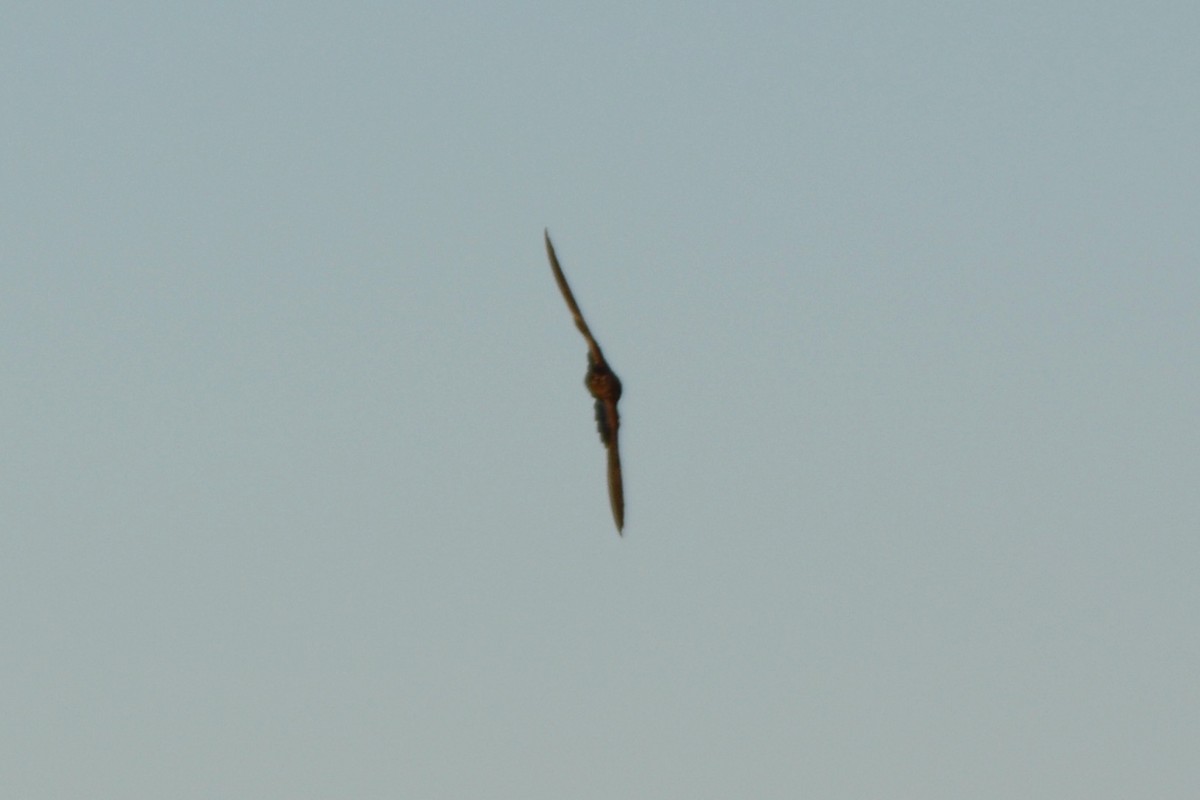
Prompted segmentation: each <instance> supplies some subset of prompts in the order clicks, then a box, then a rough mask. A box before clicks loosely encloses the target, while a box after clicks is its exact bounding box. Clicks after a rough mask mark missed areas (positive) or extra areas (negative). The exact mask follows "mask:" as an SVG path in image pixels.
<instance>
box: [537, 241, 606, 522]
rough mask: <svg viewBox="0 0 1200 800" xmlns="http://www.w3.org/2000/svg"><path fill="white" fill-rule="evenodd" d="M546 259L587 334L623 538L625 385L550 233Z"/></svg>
mask: <svg viewBox="0 0 1200 800" xmlns="http://www.w3.org/2000/svg"><path fill="white" fill-rule="evenodd" d="M545 237H546V255H547V256H549V258H550V269H552V270H554V280H555V282H557V283H558V289H559V291H560V292H562V296H563V299H564V300H566V301H567V308H569V309H570V310H571V316H573V317H575V327H576V328H578V329H579V332H580V333H582V334H583V338H584V339H586V340H587V345H588V368H587V375H585V376H584V378H583V385H584V386H586V387H587V390H588V392H590V393H591V395H592V397H594V398H595V399H596V428H597V429H598V430H599V431H600V441H601V442H602V443H603V444H604V448H605V449H606V450H607V451H608V502H609V504H610V505H611V506H612V514H613V520H614V521H615V522H616V523H617V533H618V534H620V535H623V534H622V528H624V527H625V495H624V490H623V488H622V486H621V451H620V448H619V447H618V446H617V431H618V430H619V429H620V427H621V418H620V416H619V415H618V414H617V401H618V400H620V399H621V381H620V379H619V378H618V377H617V374H616V373H615V372H613V371H612V368H611V367H610V366H609V365H608V362H607V361H606V360H605V359H604V353H602V352H600V345H599V344H597V343H596V337H595V336H592V332H591V330H589V329H588V326H587V322H585V321H584V319H583V312H581V311H580V310H579V304H578V303H576V302H575V295H574V294H572V293H571V287H570V286H568V285H567V276H566V275H564V274H563V271H562V267H561V266H559V264H558V256H556V255H555V254H554V245H553V244H551V243H550V231H548V230H547V231H545Z"/></svg>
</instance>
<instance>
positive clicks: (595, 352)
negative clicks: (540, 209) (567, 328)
mask: <svg viewBox="0 0 1200 800" xmlns="http://www.w3.org/2000/svg"><path fill="white" fill-rule="evenodd" d="M544 233H545V237H546V255H547V256H549V257H550V269H552V270H554V280H555V282H557V283H558V290H559V291H560V292H562V296H563V299H564V300H566V301H567V308H569V309H571V316H573V317H575V327H576V328H578V329H579V332H580V333H582V334H583V338H584V339H587V344H588V350H590V351H591V353H592V358H594V359H595V360H596V362H597V363H599V364H603V363H605V362H604V354H603V353H601V352H600V345H598V344H596V337H594V336H592V332H591V331H590V330H589V329H588V326H587V323H586V322H584V319H583V312H582V311H580V310H579V304H578V303H576V302H575V295H573V294H572V293H571V287H570V286H568V285H567V276H566V275H564V274H563V271H562V267H560V266H559V265H558V256H556V255H555V254H554V245H553V244H551V243H550V231H549V230H547V231H545V232H544Z"/></svg>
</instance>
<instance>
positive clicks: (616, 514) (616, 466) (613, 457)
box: [608, 430, 625, 534]
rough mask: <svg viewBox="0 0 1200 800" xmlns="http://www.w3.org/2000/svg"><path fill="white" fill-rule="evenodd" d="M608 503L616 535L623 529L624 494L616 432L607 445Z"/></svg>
mask: <svg viewBox="0 0 1200 800" xmlns="http://www.w3.org/2000/svg"><path fill="white" fill-rule="evenodd" d="M608 502H609V505H611V506H612V513H613V520H614V521H615V522H616V523H617V533H618V534H621V529H622V528H624V527H625V492H624V489H623V488H622V486H621V453H620V450H619V449H618V447H617V437H616V431H615V430H614V431H613V437H612V441H611V442H610V443H609V445H608Z"/></svg>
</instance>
